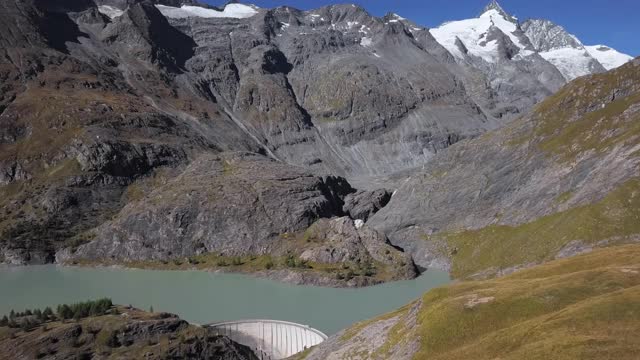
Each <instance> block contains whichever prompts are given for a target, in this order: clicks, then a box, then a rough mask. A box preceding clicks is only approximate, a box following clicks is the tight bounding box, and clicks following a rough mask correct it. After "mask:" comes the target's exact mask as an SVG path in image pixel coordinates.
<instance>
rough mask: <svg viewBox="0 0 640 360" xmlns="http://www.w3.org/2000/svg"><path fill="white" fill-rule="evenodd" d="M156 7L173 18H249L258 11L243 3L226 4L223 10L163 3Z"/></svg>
mask: <svg viewBox="0 0 640 360" xmlns="http://www.w3.org/2000/svg"><path fill="white" fill-rule="evenodd" d="M156 7H157V8H158V10H160V12H161V13H162V15H164V16H166V17H169V18H173V19H182V18H189V17H201V18H236V19H244V18H250V17H252V16H254V15H255V14H257V13H258V11H257V10H256V9H257V8H256V7H254V6H249V5H244V4H227V6H225V8H224V10H223V11H217V10H214V9H207V8H203V7H199V6H189V5H183V6H182V7H179V8H176V7H171V6H165V5H156Z"/></svg>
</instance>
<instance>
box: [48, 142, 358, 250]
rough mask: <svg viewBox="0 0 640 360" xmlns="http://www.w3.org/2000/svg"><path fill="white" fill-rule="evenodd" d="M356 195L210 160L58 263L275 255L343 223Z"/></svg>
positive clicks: (267, 164) (238, 161)
mask: <svg viewBox="0 0 640 360" xmlns="http://www.w3.org/2000/svg"><path fill="white" fill-rule="evenodd" d="M353 191H355V190H354V189H352V188H351V187H350V186H349V184H348V183H347V182H346V181H345V180H344V179H341V178H336V177H332V176H328V177H324V178H322V177H317V176H313V175H312V174H310V173H308V172H305V171H304V170H302V169H299V168H295V167H291V166H288V165H285V164H282V163H278V162H276V161H273V160H269V159H266V158H265V157H263V156H260V155H257V154H243V153H224V154H220V155H215V156H213V155H207V156H202V157H200V158H198V159H196V160H195V161H194V162H193V163H191V164H190V165H189V166H188V167H187V168H186V169H185V170H184V172H183V173H182V174H180V175H179V176H177V177H176V178H175V179H173V180H171V181H169V182H168V183H167V184H165V185H163V186H161V187H159V188H158V189H156V190H154V191H152V192H151V193H150V194H149V195H148V196H145V197H143V198H142V199H140V200H139V201H135V202H132V203H130V204H129V205H127V206H126V207H125V208H124V209H123V210H122V211H121V212H120V213H119V214H118V215H117V216H116V218H115V219H114V220H112V221H110V222H107V223H105V224H104V225H102V226H100V227H99V228H97V229H96V230H95V240H93V241H91V242H90V243H89V244H86V245H82V246H80V247H79V248H78V249H77V251H75V252H73V253H72V252H69V251H64V252H61V253H59V254H58V260H60V261H62V260H69V259H72V258H88V259H117V260H145V259H155V260H163V259H170V258H173V257H186V256H193V255H199V254H202V253H207V252H220V253H222V254H225V255H229V256H236V255H245V254H269V253H274V252H276V251H277V250H278V249H279V248H281V247H282V246H283V244H282V243H281V242H282V239H281V238H280V235H282V234H285V233H296V232H299V231H303V230H305V229H307V228H308V227H309V226H311V224H313V223H314V222H315V221H316V220H317V219H319V218H330V217H333V216H339V215H341V214H342V206H343V204H344V203H343V199H344V197H345V196H346V195H347V194H349V193H351V192H353Z"/></svg>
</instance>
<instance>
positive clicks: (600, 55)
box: [585, 45, 633, 70]
mask: <svg viewBox="0 0 640 360" xmlns="http://www.w3.org/2000/svg"><path fill="white" fill-rule="evenodd" d="M585 48H586V49H587V51H588V52H589V54H591V56H593V57H594V58H596V60H598V61H599V62H600V64H602V66H604V68H605V69H607V70H611V69H615V68H617V67H620V66H622V65H624V64H626V63H628V62H629V61H631V60H633V57H632V56H629V55H627V54H623V53H621V52H619V51H617V50H615V49H612V48H610V47H608V46H605V45H593V46H585Z"/></svg>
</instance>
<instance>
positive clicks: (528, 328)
mask: <svg viewBox="0 0 640 360" xmlns="http://www.w3.org/2000/svg"><path fill="white" fill-rule="evenodd" d="M416 307H417V311H416V310H415V308H416ZM390 321H391V322H390ZM382 323H385V324H386V325H385V326H386V327H383V329H384V330H382V331H383V332H384V335H385V336H384V339H383V341H378V342H376V343H374V344H375V345H374V346H372V343H371V342H370V340H371V336H373V335H371V333H372V331H371V329H373V328H375V327H376V326H378V325H380V324H382ZM638 333H640V245H625V246H618V247H612V248H607V249H601V250H597V251H594V252H593V253H590V254H586V255H581V256H578V257H574V258H571V259H565V260H559V261H553V262H550V263H547V264H545V265H541V266H538V267H535V268H531V269H528V270H524V271H521V272H519V273H517V274H514V275H511V276H507V277H504V278H500V279H494V280H488V281H472V282H461V283H457V284H453V285H450V286H447V287H442V288H439V289H435V290H432V291H430V292H428V293H427V294H425V295H424V296H423V297H422V299H420V300H418V301H417V302H416V303H415V304H412V306H407V307H405V308H403V309H401V310H399V311H397V312H395V313H392V314H389V315H385V316H383V317H380V318H378V319H374V320H371V321H368V322H365V323H362V324H358V325H355V326H354V327H353V328H352V329H349V330H346V331H345V332H343V333H342V334H339V335H338V336H337V337H336V338H334V339H333V340H330V341H328V342H327V345H326V346H328V347H329V348H327V347H325V348H323V347H322V346H321V347H320V348H319V349H314V351H312V352H311V353H310V354H309V355H308V356H307V358H310V359H315V358H322V357H326V358H337V359H339V358H353V359H369V358H372V359H387V358H397V359H404V358H413V359H503V360H506V359H638V358H640V341H638V338H637V334H638ZM376 336H380V334H379V331H378V334H377V335H376ZM338 354H340V355H339V356H338Z"/></svg>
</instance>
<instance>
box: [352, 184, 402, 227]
mask: <svg viewBox="0 0 640 360" xmlns="http://www.w3.org/2000/svg"><path fill="white" fill-rule="evenodd" d="M390 200H391V192H389V191H387V190H383V189H380V190H374V191H364V190H361V191H358V192H356V193H353V194H349V195H347V197H346V198H345V200H344V207H343V209H344V212H345V213H347V214H349V217H351V218H352V219H358V220H362V221H365V222H366V221H367V220H368V219H369V217H371V216H372V215H373V214H375V213H377V212H378V211H379V210H380V209H382V208H383V207H385V206H386V205H387V204H388V203H389V201H390Z"/></svg>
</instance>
